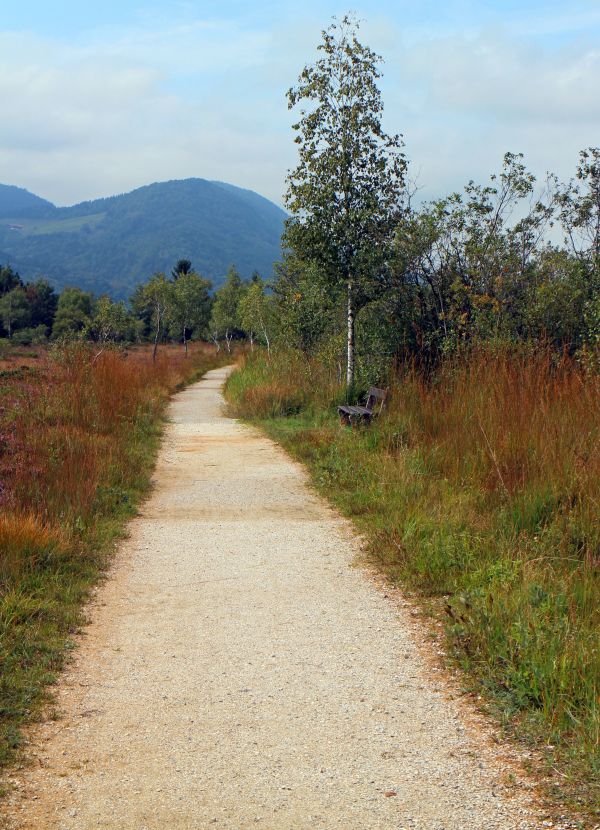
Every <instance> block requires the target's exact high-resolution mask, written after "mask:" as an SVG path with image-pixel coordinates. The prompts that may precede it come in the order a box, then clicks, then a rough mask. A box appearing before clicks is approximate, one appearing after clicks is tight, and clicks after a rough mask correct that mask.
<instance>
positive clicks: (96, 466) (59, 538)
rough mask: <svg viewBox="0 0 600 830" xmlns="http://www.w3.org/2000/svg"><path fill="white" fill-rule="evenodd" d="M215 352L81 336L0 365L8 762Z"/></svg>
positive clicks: (1, 712)
mask: <svg viewBox="0 0 600 830" xmlns="http://www.w3.org/2000/svg"><path fill="white" fill-rule="evenodd" d="M217 360H218V359H217V358H216V357H215V356H214V352H213V350H212V349H209V348H208V347H204V346H201V345H197V346H196V347H195V348H194V350H193V351H192V353H191V355H190V358H189V359H187V360H186V359H185V358H184V357H183V355H182V354H181V353H180V352H179V350H176V349H166V348H165V349H164V350H163V353H162V354H160V355H159V357H158V359H157V361H156V362H155V363H153V362H152V359H151V356H150V354H149V352H148V351H147V350H146V349H137V350H133V351H131V352H130V353H123V352H115V351H105V352H103V353H102V354H100V355H97V354H95V353H94V351H93V350H92V349H90V348H88V347H87V346H85V345H82V344H76V345H71V346H66V347H64V348H62V349H57V350H55V351H53V352H52V353H50V354H48V353H46V354H43V355H42V356H41V357H40V358H39V359H38V360H37V361H35V362H33V365H31V366H29V367H26V368H25V369H24V368H22V367H20V366H17V367H15V368H14V369H12V370H11V369H10V368H9V369H5V370H4V371H3V372H1V373H0V401H1V406H0V764H2V763H3V762H6V761H7V760H8V759H10V757H11V756H12V754H13V751H14V750H15V749H16V748H17V747H18V745H19V742H20V727H21V725H22V723H23V722H24V721H26V720H27V719H30V718H31V717H32V716H34V715H35V714H36V712H38V711H39V707H40V703H41V702H42V701H43V700H44V699H45V692H44V689H45V688H46V687H47V684H48V683H50V682H51V681H52V680H53V678H54V677H55V675H56V672H57V671H58V669H59V668H60V666H61V664H62V661H63V658H64V653H65V651H64V650H65V646H66V645H67V643H68V636H69V634H70V633H71V632H72V630H73V628H74V627H75V626H76V625H77V624H78V623H79V622H80V608H81V603H82V601H83V600H84V599H85V597H86V596H87V595H88V592H89V589H90V587H91V586H92V585H93V583H94V581H95V580H96V579H97V578H98V576H99V574H100V573H101V571H102V568H103V567H104V565H105V564H106V562H107V558H108V556H109V554H110V552H111V550H112V546H113V545H112V543H113V542H114V540H115V539H116V538H117V537H118V536H119V534H121V533H122V529H123V525H124V522H125V520H126V518H127V517H128V516H130V515H131V514H132V513H133V512H134V511H135V507H136V504H137V503H138V501H139V499H140V497H141V495H142V494H143V493H144V491H145V490H146V489H147V486H148V483H149V478H150V473H151V470H152V466H153V460H154V456H155V451H156V449H157V446H158V440H159V437H160V432H161V416H162V413H163V411H164V407H165V404H166V402H167V400H168V397H169V395H170V394H171V392H172V391H173V390H174V389H176V388H177V387H178V386H179V385H181V384H183V383H185V382H187V381H189V380H191V379H193V378H194V377H197V376H199V375H200V374H202V373H203V372H204V371H206V370H207V369H209V368H212V367H213V366H215V365H217Z"/></svg>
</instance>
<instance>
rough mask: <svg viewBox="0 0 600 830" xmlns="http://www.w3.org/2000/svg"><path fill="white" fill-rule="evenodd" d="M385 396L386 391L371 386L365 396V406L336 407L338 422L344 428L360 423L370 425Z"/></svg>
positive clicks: (347, 405)
mask: <svg viewBox="0 0 600 830" xmlns="http://www.w3.org/2000/svg"><path fill="white" fill-rule="evenodd" d="M386 396H387V391H386V390H385V389H377V388H376V387H375V386H372V387H371V388H370V389H369V393H368V395H367V405H366V406H350V405H349V404H346V405H345V406H338V415H339V416H340V421H341V422H342V424H344V425H345V426H353V424H355V423H360V422H361V421H362V422H363V423H366V424H370V423H371V420H372V418H374V417H375V416H376V415H379V413H380V412H381V410H382V408H383V404H384V402H385V399H386Z"/></svg>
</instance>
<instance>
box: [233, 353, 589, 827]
mask: <svg viewBox="0 0 600 830" xmlns="http://www.w3.org/2000/svg"><path fill="white" fill-rule="evenodd" d="M387 384H388V385H389V390H390V395H389V398H388V402H387V406H386V410H385V411H384V413H383V414H382V415H381V416H380V418H379V419H378V420H377V421H375V423H374V424H373V425H372V426H371V427H370V428H369V427H357V428H355V429H348V428H344V427H342V426H341V425H340V423H339V420H338V418H337V413H336V409H335V404H336V403H338V402H341V401H342V400H343V399H344V395H345V388H344V385H343V384H340V382H339V379H338V377H337V376H336V372H335V371H332V370H331V367H330V366H328V365H326V364H324V363H323V362H322V361H319V360H314V359H311V360H306V358H304V356H302V355H299V354H298V353H288V352H280V353H278V354H277V355H275V356H274V357H273V358H271V359H270V360H269V359H268V357H267V356H266V355H265V354H264V353H260V354H258V353H256V354H255V355H254V356H250V357H249V358H248V359H247V360H246V361H245V362H244V364H243V365H242V367H241V368H240V369H239V370H238V371H237V372H236V373H234V374H233V375H232V376H231V377H230V379H229V381H228V384H227V397H228V399H229V401H230V403H231V406H232V409H233V411H234V412H235V413H236V414H237V415H239V416H241V417H243V418H245V419H248V420H250V421H252V422H253V423H257V424H259V425H261V426H262V427H263V428H265V429H266V430H267V432H268V433H269V434H270V435H271V436H272V437H273V438H275V439H276V440H278V441H279V442H281V443H282V444H283V446H284V447H286V449H288V450H289V451H290V452H291V453H292V454H293V455H294V456H295V457H296V458H298V459H299V460H301V461H303V462H305V463H306V464H307V465H308V467H309V469H310V471H311V473H312V477H313V480H314V482H315V484H316V486H317V487H318V489H319V490H320V491H321V492H322V493H323V495H325V496H326V497H327V498H328V499H329V500H330V501H331V502H333V503H334V504H335V505H336V506H337V507H339V508H340V509H341V511H342V512H343V513H344V514H345V515H347V516H349V517H350V518H351V519H352V520H353V522H354V523H355V525H356V526H357V528H358V529H359V530H360V531H361V533H362V534H364V536H365V537H366V539H367V540H368V553H369V556H370V558H371V559H372V561H373V562H375V563H376V564H377V565H378V566H379V567H380V568H381V569H382V570H383V571H384V573H385V574H386V575H387V576H388V577H389V578H390V579H391V580H393V581H394V582H395V583H397V584H399V585H401V586H402V587H403V588H404V589H406V590H408V591H409V592H411V593H413V595H414V596H416V597H420V598H421V599H422V601H423V603H424V606H425V608H426V609H427V610H428V612H429V613H431V614H432V615H433V616H434V617H435V618H436V619H437V620H442V621H443V622H444V624H445V631H446V635H447V644H448V653H449V654H450V655H451V656H452V658H453V660H454V661H455V662H456V663H458V664H459V665H460V666H462V667H463V668H464V669H465V670H466V672H467V675H468V677H469V678H470V680H469V681H468V684H471V688H472V689H476V690H477V692H478V693H479V694H482V693H483V694H484V696H485V697H486V699H487V700H488V701H489V702H491V708H492V710H493V712H494V713H495V715H496V716H497V717H498V718H499V719H500V720H501V721H502V723H503V724H504V725H505V726H506V728H507V730H508V731H510V732H511V733H512V734H513V735H514V736H515V737H516V738H518V739H519V740H529V741H531V742H532V743H533V744H534V745H536V746H537V747H538V749H539V750H540V751H541V753H542V754H543V757H544V759H545V762H546V763H545V765H544V768H543V772H544V773H545V775H546V778H547V782H548V784H549V786H550V788H551V789H552V790H553V791H554V794H555V795H556V796H557V797H558V798H560V799H567V800H569V801H570V803H571V804H573V805H576V806H577V807H578V808H587V809H589V810H591V811H592V812H593V813H594V812H595V811H596V808H595V807H594V805H597V804H598V803H599V802H600V785H599V779H598V771H599V767H600V747H599V737H600V699H599V690H600V651H599V648H598V631H599V628H600V523H599V522H598V511H599V506H600V379H599V378H598V375H597V374H595V373H593V372H590V371H589V370H588V369H586V368H584V367H582V366H581V365H580V364H578V363H577V362H575V361H573V360H572V359H570V358H568V357H559V356H556V355H554V354H552V353H551V352H549V351H547V350H542V351H539V352H534V353H527V352H524V353H506V352H501V353H497V352H493V351H489V350H486V349H478V350H476V351H474V352H473V353H471V354H470V355H468V356H461V357H456V358H449V359H447V360H445V361H444V362H443V363H442V364H441V365H440V366H439V367H438V368H437V370H436V371H435V372H434V373H433V374H431V375H430V376H428V377H424V376H423V373H422V372H421V371H419V370H418V369H416V368H415V367H414V366H411V365H410V364H409V365H407V366H405V367H403V368H402V369H398V368H396V370H395V371H394V372H393V374H391V375H390V377H389V378H388V380H387ZM595 814H596V815H597V812H596V813H595Z"/></svg>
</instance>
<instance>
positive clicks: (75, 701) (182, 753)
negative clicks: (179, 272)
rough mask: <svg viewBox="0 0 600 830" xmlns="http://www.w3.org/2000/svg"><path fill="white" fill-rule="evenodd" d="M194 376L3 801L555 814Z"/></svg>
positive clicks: (313, 505)
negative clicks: (520, 782)
mask: <svg viewBox="0 0 600 830" xmlns="http://www.w3.org/2000/svg"><path fill="white" fill-rule="evenodd" d="M226 371H227V370H224V369H219V370H216V371H213V372H210V373H209V375H207V377H206V379H204V380H203V381H201V382H200V383H198V384H196V385H195V386H193V387H190V388H189V389H188V390H187V391H185V392H182V393H181V394H179V395H178V396H177V397H176V398H175V400H174V402H173V404H172V410H171V416H172V423H171V424H170V425H169V426H168V428H167V435H166V439H165V442H164V445H163V449H162V451H161V455H160V460H159V464H158V468H157V471H156V475H155V480H156V487H155V489H154V491H153V494H152V496H151V498H150V499H149V501H148V502H147V503H146V505H145V507H144V510H143V513H142V515H141V516H140V517H139V518H137V519H135V521H134V522H133V523H132V526H131V537H130V539H129V540H128V542H127V543H126V544H125V545H124V547H123V550H122V551H121V553H120V555H119V557H118V561H117V563H116V566H115V568H114V570H113V573H112V575H111V578H110V579H109V580H108V581H107V583H106V584H105V585H103V586H102V587H101V588H100V590H99V592H98V595H97V598H96V601H95V602H94V604H93V606H92V608H91V617H92V623H91V625H90V626H89V627H88V628H87V629H86V631H85V634H84V636H83V637H82V642H81V645H80V647H79V649H78V651H77V655H76V659H75V661H74V663H73V665H72V666H71V668H70V669H69V670H68V671H67V672H66V674H65V676H64V678H63V680H62V681H61V683H60V685H59V689H58V708H59V710H61V711H62V712H64V717H63V718H62V719H60V720H58V721H49V722H48V723H46V724H43V725H42V726H41V727H40V728H39V729H37V730H36V732H35V738H34V747H33V754H34V756H35V762H34V764H33V766H32V768H31V769H30V770H26V771H25V772H22V773H19V776H20V777H19V778H18V780H17V781H16V790H15V792H14V793H13V795H12V796H11V797H10V798H9V800H8V803H7V804H6V808H7V809H8V810H9V812H10V816H9V817H5V819H6V821H8V826H9V827H11V828H19V830H25V828H27V829H28V830H33V828H35V830H46V829H47V828H53V830H91V828H104V830H109V828H110V830H183V829H184V828H185V830H192V829H193V830H201V829H203V828H212V827H216V828H230V829H231V830H241V828H255V827H258V828H264V829H265V830H291V829H292V828H347V830H367V829H368V828H369V829H370V828H382V830H383V828H385V830H389V829H390V828H395V830H401V828H405V829H406V830H408V828H411V830H412V829H413V828H419V830H461V829H462V830H494V829H495V828H498V830H499V828H502V830H511V829H514V830H516V828H539V827H541V826H542V823H541V821H540V820H539V817H536V815H535V814H534V813H533V812H532V809H533V808H532V807H531V805H530V804H529V803H528V800H529V798H528V796H527V791H526V790H525V789H523V788H518V792H517V794H516V795H514V794H511V792H510V790H509V788H508V787H507V786H506V778H507V774H508V773H510V771H511V770H510V769H508V768H507V767H503V766H502V764H501V763H500V762H498V761H497V760H495V758H494V748H493V744H492V743H491V741H490V740H489V738H487V737H486V736H485V735H484V734H482V733H481V731H480V730H479V729H477V728H475V727H474V726H473V725H472V724H471V725H469V723H468V722H465V720H464V718H463V715H462V713H463V712H464V710H463V709H462V708H461V706H462V704H461V703H460V702H458V701H456V700H452V699H451V696H450V695H449V694H448V689H447V688H445V687H444V684H443V682H442V681H440V679H439V677H438V676H437V675H435V674H432V671H431V669H430V668H428V667H427V666H426V665H425V663H424V661H423V658H422V656H421V655H420V653H419V649H418V648H417V645H416V643H415V640H414V638H413V635H412V634H411V625H412V622H411V618H410V615H409V612H408V610H407V609H404V608H402V607H400V605H399V603H398V602H396V601H392V600H391V599H389V598H386V596H385V595H384V594H383V592H382V591H380V590H378V589H377V588H376V587H375V585H374V584H373V583H372V582H371V581H370V580H369V578H368V577H367V576H366V575H365V574H364V573H363V572H362V571H360V570H359V569H356V568H352V567H351V563H352V561H353V558H354V557H355V555H356V551H357V543H356V540H354V539H353V538H352V535H351V532H350V529H349V527H348V525H347V524H346V523H345V522H344V521H343V520H341V519H340V518H338V517H337V516H336V514H335V513H333V511H331V510H330V509H329V508H328V507H327V506H326V505H324V504H323V502H322V501H321V500H320V499H318V498H317V497H316V496H315V495H314V494H312V493H311V491H310V489H309V488H308V486H307V483H306V477H305V475H304V473H303V471H302V470H301V468H300V467H299V466H298V465H296V464H295V463H293V462H291V461H290V460H289V459H288V458H287V456H286V455H285V454H284V453H283V452H282V451H281V450H280V449H279V448H278V447H277V446H276V445H275V444H273V443H272V442H271V441H269V440H268V439H266V438H265V437H263V436H261V435H260V434H258V433H257V432H255V431H253V430H251V429H249V428H248V427H245V426H243V425H241V424H239V423H237V422H236V421H233V420H231V419H228V418H225V417H224V416H223V415H222V414H221V406H222V399H221V396H220V393H219V389H220V386H221V384H222V381H223V379H224V377H225V374H226Z"/></svg>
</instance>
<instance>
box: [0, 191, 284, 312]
mask: <svg viewBox="0 0 600 830" xmlns="http://www.w3.org/2000/svg"><path fill="white" fill-rule="evenodd" d="M285 217H286V214H285V213H284V211H283V210H281V208H279V207H277V205H275V204H273V202H270V201H269V200H268V199H265V198H263V197H262V196H259V195H258V194H257V193H254V192H253V191H251V190H243V189H242V188H239V187H235V186H234V185H230V184H225V183H223V182H211V181H206V180H205V179H183V180H177V181H169V182H158V183H155V184H150V185H146V186H145V187H140V188H138V189H137V190H133V191H132V192H131V193H125V194H122V195H120V196H111V197H109V198H106V199H96V200H94V201H90V202H82V203H81V204H78V205H73V206H72V207H63V208H59V207H56V206H55V205H53V204H52V203H51V202H47V201H46V200H45V199H41V198H40V197H39V196H35V195H34V194H32V193H29V192H28V191H27V190H23V189H22V188H18V187H12V186H9V185H0V265H4V264H6V263H10V264H11V265H12V267H13V268H14V269H15V270H17V271H18V272H19V273H20V275H21V277H22V278H23V279H24V280H32V279H36V278H37V277H40V276H44V277H47V278H48V279H49V280H50V281H51V282H52V283H53V284H54V285H55V286H56V287H57V288H64V287H65V286H67V285H75V286H78V287H79V288H84V289H86V290H89V291H93V292H94V293H95V294H103V293H108V294H110V295H111V296H112V297H114V298H116V299H120V298H125V297H127V296H129V295H130V294H131V292H132V291H133V289H134V288H135V286H136V285H137V284H138V283H140V282H144V281H145V280H147V279H148V277H150V276H151V275H152V274H154V273H155V272H157V271H165V272H166V273H169V272H170V271H171V268H172V267H173V265H174V264H175V262H176V261H177V260H178V259H181V258H186V259H190V260H191V261H192V263H193V265H194V268H195V269H196V270H197V271H199V272H200V273H201V274H202V275H203V276H205V277H208V278H209V279H211V280H212V281H213V284H214V286H215V287H218V286H219V285H220V283H221V282H222V281H223V278H224V275H225V273H226V271H227V269H228V268H229V266H230V265H232V264H235V265H236V267H237V269H238V270H239V271H240V273H241V274H242V276H245V277H249V276H250V275H251V274H252V272H253V271H255V270H256V271H259V273H260V274H261V275H262V276H264V277H269V276H270V275H271V273H272V270H273V263H274V262H275V261H276V260H277V259H279V258H280V255H281V248H280V238H281V233H282V230H283V222H284V220H285Z"/></svg>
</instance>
